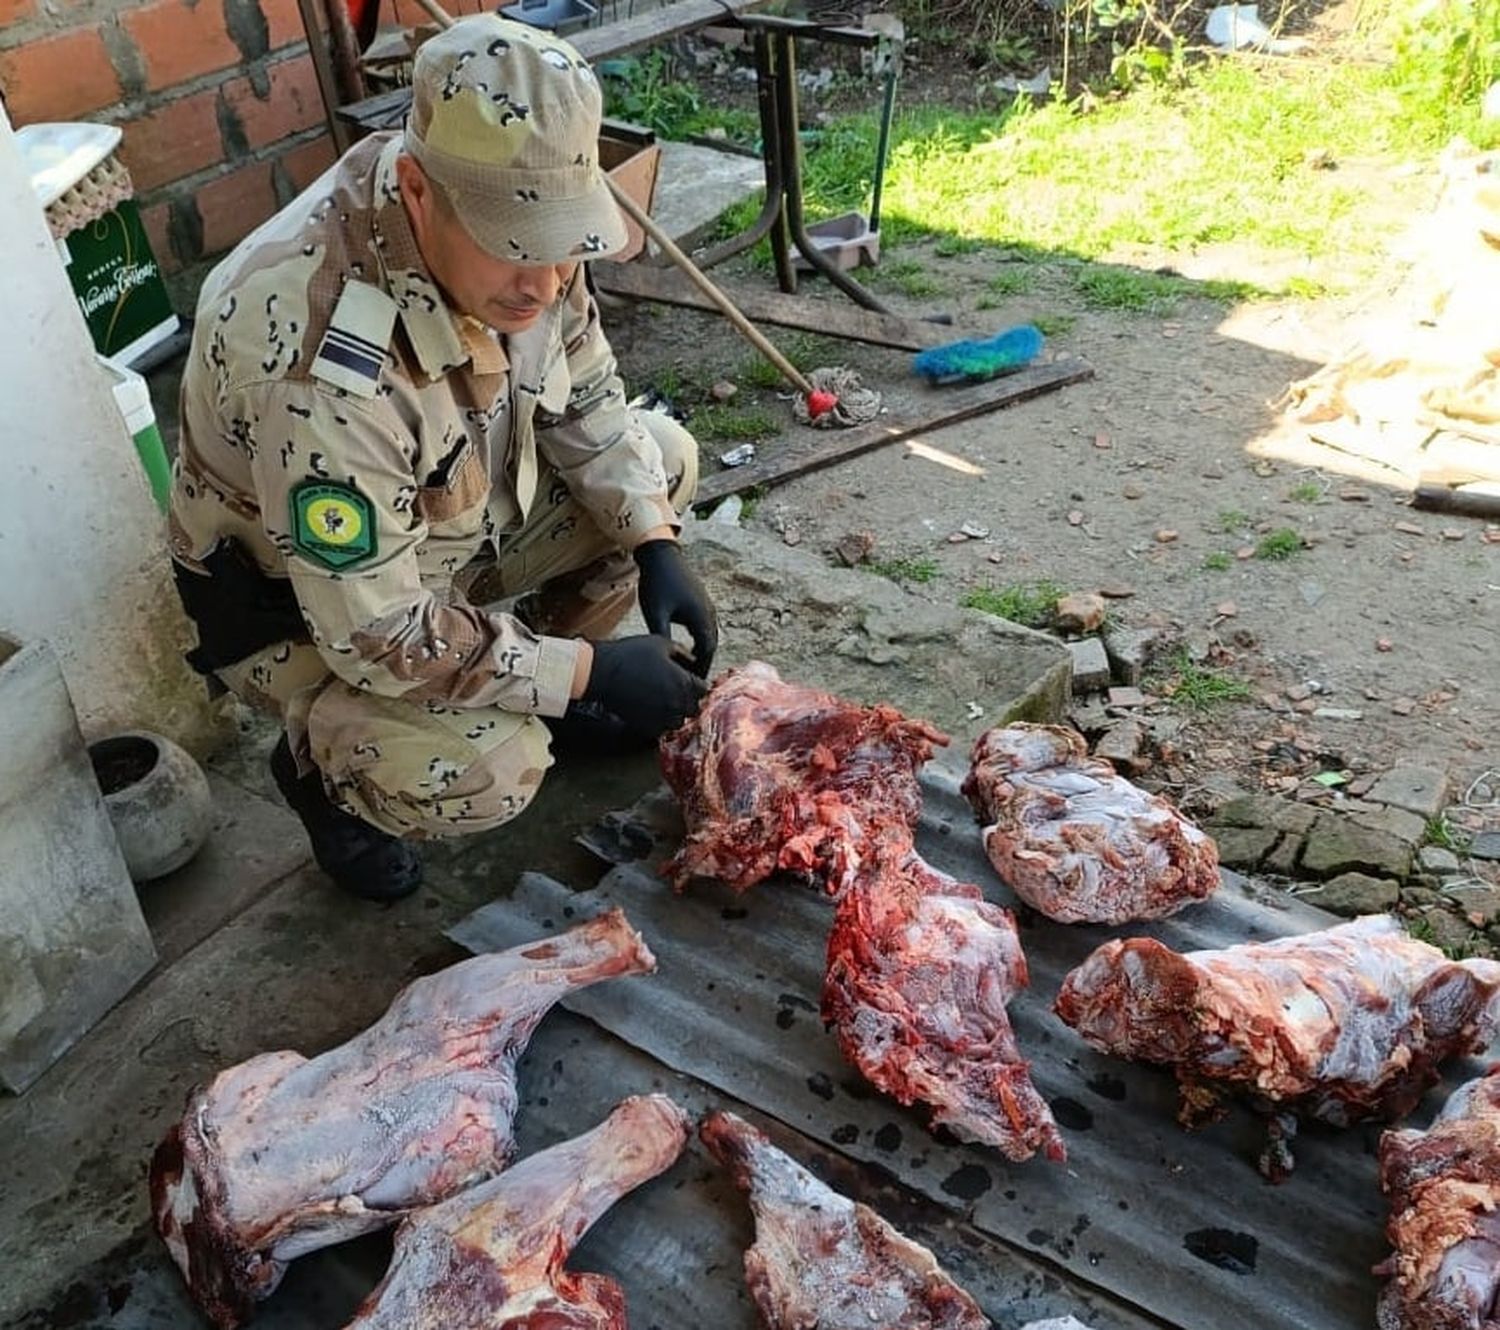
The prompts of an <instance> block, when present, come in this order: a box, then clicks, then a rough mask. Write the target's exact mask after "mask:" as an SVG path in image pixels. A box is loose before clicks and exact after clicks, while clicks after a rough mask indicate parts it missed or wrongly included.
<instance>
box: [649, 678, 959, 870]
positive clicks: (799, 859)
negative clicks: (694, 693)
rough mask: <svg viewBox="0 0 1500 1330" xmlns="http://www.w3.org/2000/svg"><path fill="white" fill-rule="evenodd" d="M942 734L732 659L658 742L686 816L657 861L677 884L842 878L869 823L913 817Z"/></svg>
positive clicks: (882, 709)
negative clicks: (691, 713)
mask: <svg viewBox="0 0 1500 1330" xmlns="http://www.w3.org/2000/svg"><path fill="white" fill-rule="evenodd" d="M947 742H948V737H947V735H945V734H943V733H942V732H941V731H939V730H936V729H934V728H933V727H932V726H931V725H928V724H927V723H926V722H924V721H920V720H911V719H909V718H907V717H906V716H903V715H902V714H901V713H900V712H899V711H896V710H895V709H894V708H892V707H888V706H874V707H864V706H859V705H857V704H856V703H853V702H846V701H843V700H842V699H840V698H837V697H834V696H833V695H831V694H829V693H822V692H818V691H817V690H816V689H813V688H804V687H802V686H800V685H798V684H790V683H786V682H785V681H784V680H783V679H782V678H781V676H780V675H778V674H777V673H776V671H775V670H774V669H772V668H771V666H769V665H766V664H763V663H761V662H759V661H752V662H751V663H750V664H748V665H745V666H743V667H742V668H739V669H734V670H730V671H728V672H727V673H726V674H724V675H723V676H722V677H721V678H720V679H719V680H717V682H715V684H714V686H713V689H712V690H711V691H710V692H709V694H708V697H707V698H706V699H705V700H704V702H703V705H702V707H701V708H700V709H699V711H698V714H697V716H695V717H694V718H693V719H692V720H690V721H688V723H687V724H686V725H684V726H683V727H682V728H681V729H679V730H677V731H675V732H674V733H672V734H669V735H668V736H667V737H666V738H665V739H663V740H662V743H661V750H660V751H661V766H662V772H663V774H664V775H665V776H666V779H667V784H668V785H670V786H671V787H672V790H673V791H674V792H675V793H676V795H677V798H678V799H679V801H680V802H681V804H682V810H683V815H684V817H685V819H686V821H687V835H686V837H685V838H684V840H683V844H682V848H681V849H680V850H679V851H678V852H677V854H676V855H675V856H674V857H673V858H672V859H671V861H670V862H669V863H668V864H667V866H666V869H665V872H666V873H667V876H668V877H669V878H670V879H671V881H672V883H673V885H674V886H676V887H677V888H678V889H679V890H680V889H681V888H682V887H684V886H685V885H686V884H687V883H688V882H689V881H691V880H692V879H693V878H695V877H705V878H716V879H718V880H719V881H721V882H725V883H727V884H728V885H729V886H730V887H732V888H734V890H736V891H744V890H745V889H746V888H748V887H751V886H754V885H755V883H757V882H759V881H761V880H762V879H764V878H766V877H769V876H770V875H771V874H772V873H774V872H776V871H777V870H778V869H783V870H786V871H790V872H795V873H800V874H803V875H805V876H813V877H818V878H821V879H823V880H824V881H825V883H826V884H827V886H828V888H829V890H830V891H837V890H840V889H841V888H842V887H843V886H844V885H845V883H846V881H847V877H848V874H849V872H850V871H851V870H852V867H853V865H854V863H855V862H857V853H858V847H859V844H860V842H861V841H862V839H863V838H864V835H865V834H866V831H867V829H868V827H869V826H870V825H872V824H873V823H876V822H880V821H890V820H899V821H903V822H907V823H915V821H916V820H917V817H918V816H919V815H920V813H921V809H922V793H921V789H920V787H919V786H918V784H917V769H918V768H919V767H920V766H921V765H922V764H923V763H924V762H926V761H927V760H928V759H929V758H930V757H931V756H932V753H933V748H934V746H935V745H945V744H947ZM851 855H853V856H855V857H854V858H851Z"/></svg>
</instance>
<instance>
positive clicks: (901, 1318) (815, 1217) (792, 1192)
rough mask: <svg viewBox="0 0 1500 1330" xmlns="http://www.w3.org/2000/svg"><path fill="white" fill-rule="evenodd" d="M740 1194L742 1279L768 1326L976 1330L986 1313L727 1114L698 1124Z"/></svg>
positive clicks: (926, 1257)
mask: <svg viewBox="0 0 1500 1330" xmlns="http://www.w3.org/2000/svg"><path fill="white" fill-rule="evenodd" d="M699 1134H700V1135H701V1136H702V1138H703V1142H704V1144H705V1145H707V1146H708V1148H709V1150H710V1151H711V1152H712V1154H713V1155H714V1157H715V1158H716V1159H717V1160H718V1161H719V1162H720V1163H721V1164H723V1165H725V1167H727V1168H728V1169H729V1170H730V1173H731V1174H732V1175H733V1177H734V1182H735V1185H736V1186H737V1187H739V1188H740V1190H741V1191H745V1192H748V1193H749V1197H750V1208H751V1210H752V1211H753V1212H754V1215H755V1244H754V1245H753V1246H752V1247H751V1248H750V1250H749V1251H747V1252H746V1253H745V1282H746V1284H747V1285H748V1287H749V1289H750V1296H751V1298H752V1299H753V1300H754V1302H755V1305H756V1308H757V1309H758V1310H759V1311H760V1316H761V1320H762V1321H764V1322H765V1324H766V1327H767V1330H872V1327H879V1330H985V1327H987V1326H989V1324H990V1322H989V1318H988V1317H986V1316H985V1314H984V1313H983V1312H982V1311H980V1309H979V1305H978V1304H977V1303H976V1302H975V1301H974V1299H973V1298H971V1297H970V1296H969V1295H968V1294H967V1293H965V1292H964V1290H963V1289H961V1288H959V1286H958V1285H957V1284H955V1283H954V1282H953V1280H952V1279H951V1278H950V1277H949V1276H948V1274H947V1272H946V1271H945V1270H944V1269H943V1268H942V1267H941V1266H940V1265H939V1264H938V1263H937V1259H936V1257H934V1256H933V1254H932V1253H931V1252H930V1251H928V1250H927V1248H926V1247H923V1246H920V1245H919V1244H918V1243H915V1242H913V1241H912V1240H911V1239H910V1238H908V1237H905V1236H904V1235H903V1234H901V1233H898V1232H897V1231H896V1230H895V1229H894V1228H892V1227H891V1226H890V1225H889V1224H888V1223H886V1221H885V1220H884V1219H882V1218H881V1217H880V1216H879V1215H878V1214H876V1213H875V1212H874V1211H873V1210H871V1209H870V1208H869V1206H867V1205H860V1204H857V1203H856V1202H854V1201H851V1200H850V1199H849V1198H848V1197H847V1196H843V1195H841V1194H840V1193H839V1192H836V1191H834V1190H833V1188H832V1187H829V1186H827V1185H825V1184H824V1183H822V1182H820V1181H819V1180H818V1179H817V1178H815V1177H814V1176H813V1175H812V1174H811V1173H809V1172H808V1171H807V1169H805V1168H803V1167H802V1166H801V1165H800V1164H798V1163H797V1162H796V1161H795V1160H794V1159H792V1157H791V1156H790V1155H788V1154H786V1153H785V1152H783V1151H781V1150H778V1149H777V1148H776V1147H775V1146H774V1145H772V1144H771V1142H770V1141H769V1140H767V1139H766V1136H765V1134H764V1133H763V1132H761V1131H758V1130H757V1129H756V1128H754V1127H752V1126H751V1125H750V1124H749V1123H748V1122H746V1121H745V1120H744V1119H743V1118H739V1117H736V1116H735V1115H734V1114H733V1113H710V1114H709V1115H708V1117H706V1118H705V1119H704V1120H703V1124H702V1126H701V1127H700V1128H699Z"/></svg>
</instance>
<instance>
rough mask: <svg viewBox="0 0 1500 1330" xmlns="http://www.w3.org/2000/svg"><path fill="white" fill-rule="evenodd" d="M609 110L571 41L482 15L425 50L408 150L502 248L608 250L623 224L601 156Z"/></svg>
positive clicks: (465, 217) (488, 243) (621, 240)
mask: <svg viewBox="0 0 1500 1330" xmlns="http://www.w3.org/2000/svg"><path fill="white" fill-rule="evenodd" d="M602 109H603V98H602V96H601V94H600V91H599V84H598V81H597V80H596V79H595V78H594V73H593V70H591V69H590V68H589V66H588V63H587V62H586V61H585V60H584V58H583V57H582V56H581V55H579V54H578V52H577V51H575V50H574V49H573V48H572V47H571V46H569V45H568V43H567V42H565V41H561V40H560V39H558V38H557V37H554V36H552V34H551V33H546V32H539V31H537V30H536V29H535V28H529V27H527V26H526V25H525V24H522V23H512V22H509V21H508V20H506V19H502V18H499V17H497V16H496V15H494V14H475V15H472V16H470V17H468V18H463V19H460V20H459V21H458V22H457V23H455V24H454V25H453V26H452V27H451V28H448V29H447V30H446V31H444V32H441V33H439V34H438V35H437V36H436V37H433V38H431V39H430V40H429V41H427V42H426V43H424V44H423V46H422V47H421V49H420V50H419V51H418V52H417V60H416V66H415V68H414V69H413V71H412V106H411V115H410V117H409V118H408V120H407V122H406V150H407V151H408V152H409V153H411V155H412V156H413V157H415V158H416V160H417V161H418V163H420V165H421V167H422V169H423V171H425V172H426V173H427V175H428V176H429V177H430V178H431V179H432V180H435V181H436V182H437V183H438V184H439V185H441V186H442V187H443V190H444V192H445V193H446V194H447V196H448V197H449V199H451V200H452V203H453V208H454V211H455V212H457V214H458V217H459V220H460V221H461V222H462V223H463V224H464V228H465V229H466V230H467V231H468V232H469V234H470V235H471V236H472V237H473V238H474V240H475V242H476V243H477V244H478V245H479V246H480V247H481V248H482V249H484V250H486V251H487V252H488V253H490V254H493V255H494V256H495V257H496V258H500V259H507V260H509V261H510V262H512V263H528V264H542V263H564V262H567V261H568V260H570V259H591V258H592V259H597V258H604V257H607V256H608V255H610V254H615V253H618V252H619V251H620V250H622V249H623V248H624V247H625V243H626V231H625V220H624V218H623V217H622V216H621V214H620V210H619V208H618V207H616V205H615V201H614V199H613V197H612V196H611V195H610V192H609V186H608V185H607V184H606V183H605V179H604V173H603V171H602V170H601V169H600V167H599V120H600V116H601V114H602Z"/></svg>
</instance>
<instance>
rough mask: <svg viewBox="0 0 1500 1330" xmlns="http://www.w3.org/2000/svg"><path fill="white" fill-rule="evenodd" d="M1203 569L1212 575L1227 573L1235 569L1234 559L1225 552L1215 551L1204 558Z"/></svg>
mask: <svg viewBox="0 0 1500 1330" xmlns="http://www.w3.org/2000/svg"><path fill="white" fill-rule="evenodd" d="M1203 567H1204V568H1205V570H1207V571H1208V572H1210V573H1227V572H1228V571H1229V570H1230V569H1231V568H1232V567H1234V558H1233V556H1232V555H1230V554H1229V553H1227V552H1226V551H1224V550H1215V551H1214V552H1213V553H1212V554H1206V555H1204V556H1203Z"/></svg>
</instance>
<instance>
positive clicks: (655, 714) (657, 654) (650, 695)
mask: <svg viewBox="0 0 1500 1330" xmlns="http://www.w3.org/2000/svg"><path fill="white" fill-rule="evenodd" d="M682 659H683V657H682V655H681V652H680V649H679V648H676V647H674V646H673V645H672V643H671V642H670V641H668V640H667V639H666V638H664V637H656V636H652V635H648V634H641V635H639V636H637V637H619V638H615V639H614V640H613V641H609V642H595V643H594V668H593V670H592V671H591V672H590V673H589V681H588V684H587V686H586V687H585V688H584V690H583V700H584V701H585V702H597V703H598V704H599V705H600V706H601V707H603V708H604V709H605V710H607V711H610V712H613V713H614V714H615V715H616V716H618V717H619V718H620V719H621V721H623V722H624V723H625V725H626V726H627V727H629V728H630V729H631V730H632V731H633V732H634V733H636V734H638V735H640V736H641V737H642V738H644V739H658V738H660V737H661V736H662V735H663V734H665V733H666V732H667V731H668V730H675V729H676V728H677V727H678V726H679V725H681V724H682V722H683V721H685V720H687V718H688V717H689V716H692V715H694V714H695V713H696V712H697V710H698V703H699V702H701V701H702V700H703V695H704V694H705V693H707V692H708V685H707V684H706V683H704V682H703V680H702V679H698V678H695V677H694V676H693V675H691V674H689V673H688V671H687V670H686V669H684V668H683V665H682Z"/></svg>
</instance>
